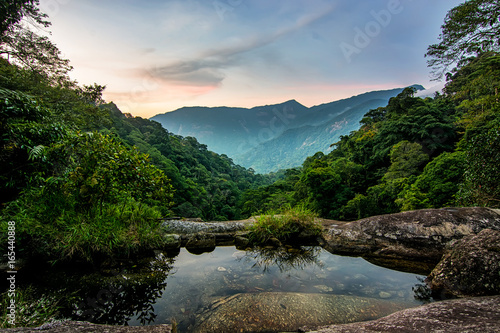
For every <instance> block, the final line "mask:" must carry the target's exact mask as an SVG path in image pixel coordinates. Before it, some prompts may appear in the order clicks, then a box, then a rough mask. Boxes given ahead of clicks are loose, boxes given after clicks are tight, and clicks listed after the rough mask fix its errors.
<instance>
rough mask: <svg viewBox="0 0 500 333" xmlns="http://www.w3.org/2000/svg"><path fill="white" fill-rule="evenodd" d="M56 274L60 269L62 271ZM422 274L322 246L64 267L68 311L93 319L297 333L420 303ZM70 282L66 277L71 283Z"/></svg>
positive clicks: (182, 327)
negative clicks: (91, 268) (90, 268)
mask: <svg viewBox="0 0 500 333" xmlns="http://www.w3.org/2000/svg"><path fill="white" fill-rule="evenodd" d="M58 276H59V277H61V274H58ZM423 278H424V276H420V275H416V274H410V273H403V272H397V271H393V270H389V269H386V268H382V267H379V266H376V265H373V264H371V263H369V262H367V261H366V260H364V259H362V258H355V257H343V256H337V255H332V254H330V253H328V252H326V251H325V250H323V249H322V248H320V247H302V248H299V249H292V248H288V249H286V248H284V249H281V250H278V251H277V250H275V249H274V250H272V249H257V250H252V251H240V250H237V249H236V248H235V247H217V248H216V249H215V250H214V251H213V252H210V253H203V254H200V255H194V254H191V253H189V252H188V251H186V250H185V249H181V251H180V253H179V254H178V255H177V256H175V257H169V256H166V255H164V254H162V253H159V254H157V256H156V257H155V258H150V259H147V260H144V262H141V263H137V264H136V265H133V266H120V267H115V268H113V269H109V270H103V271H100V272H99V273H98V274H96V273H93V274H82V272H79V273H74V274H73V275H71V274H68V273H66V274H65V275H64V280H65V281H59V282H57V279H52V280H51V281H53V282H54V283H55V286H53V288H54V287H57V286H58V287H59V288H60V286H61V285H63V284H65V285H66V287H64V288H63V289H61V290H60V292H62V293H64V294H65V295H67V300H66V301H65V304H66V308H65V311H66V312H65V315H67V316H70V317H72V318H74V319H79V320H90V321H93V322H97V323H110V324H128V325H154V324H162V323H172V322H174V321H175V322H176V323H177V324H178V331H179V332H182V333H186V332H240V331H241V332H254V331H255V332H257V331H266V332H272V331H297V329H298V328H299V327H302V326H305V325H306V326H309V327H314V326H318V325H326V324H331V323H347V322H354V321H363V320H370V319H375V318H379V317H382V316H385V315H387V314H389V313H392V312H395V311H398V310H400V309H404V308H409V307H414V306H418V305H421V304H422V303H423V302H424V301H423V300H422V295H423V294H425V289H424V288H423V285H422V282H421V281H422V279H423ZM70 280H71V281H72V282H71V283H68V281H70Z"/></svg>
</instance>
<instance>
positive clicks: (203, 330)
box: [193, 292, 408, 333]
mask: <svg viewBox="0 0 500 333" xmlns="http://www.w3.org/2000/svg"><path fill="white" fill-rule="evenodd" d="M405 305H406V306H405ZM407 306H408V305H407V304H404V303H402V302H391V301H385V300H377V299H373V298H364V297H356V296H345V295H326V294H314V293H312V294H311V293H281V292H262V293H254V294H236V295H233V296H230V297H226V298H222V299H219V300H217V301H216V302H214V303H213V304H212V305H211V306H210V307H209V308H208V309H207V311H206V312H205V313H202V314H200V315H199V317H198V319H197V323H198V324H197V325H196V326H195V327H194V329H193V332H196V333H208V332H218V333H225V332H228V333H233V332H259V331H262V329H263V328H265V329H266V331H270V332H273V331H274V332H281V331H297V330H298V329H299V328H300V327H301V326H304V325H313V326H315V327H318V326H320V325H325V324H329V323H330V324H331V323H351V322H356V321H365V320H370V319H374V318H380V317H382V316H384V315H387V314H390V313H393V312H395V311H398V310H400V309H403V308H405V307H407Z"/></svg>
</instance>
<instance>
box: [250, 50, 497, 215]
mask: <svg viewBox="0 0 500 333" xmlns="http://www.w3.org/2000/svg"><path fill="white" fill-rule="evenodd" d="M499 86H500V54H499V53H496V52H485V53H481V54H480V55H478V56H475V57H471V58H469V59H467V61H464V62H463V64H462V66H460V67H458V68H456V69H455V70H454V71H453V72H452V73H450V74H449V75H448V79H447V83H446V87H445V89H444V91H443V94H436V96H435V97H434V98H425V99H422V98H418V97H414V92H415V91H414V90H413V89H411V88H407V89H406V90H405V91H403V92H402V93H401V94H399V95H398V96H397V97H395V98H392V99H391V100H390V101H389V103H388V105H387V106H386V107H382V108H378V109H375V110H371V111H370V112H368V113H367V114H366V115H365V117H364V118H363V120H362V121H361V128H360V129H359V130H357V131H353V132H351V134H350V135H347V136H343V137H341V139H340V141H339V142H336V143H334V144H333V147H334V150H333V151H332V152H331V153H329V154H328V155H325V154H323V153H317V154H315V155H314V156H311V157H309V158H307V159H306V161H305V162H304V164H303V166H302V168H297V169H291V170H287V171H286V173H285V177H284V178H283V179H281V180H279V181H277V182H275V183H274V184H272V185H269V186H264V187H260V188H258V189H252V190H249V191H247V192H246V193H245V195H244V198H243V207H242V211H243V212H244V213H247V214H255V213H256V212H262V211H265V210H277V211H279V210H280V209H282V207H289V206H290V205H291V206H297V205H305V206H306V207H308V208H310V209H312V210H313V211H316V212H317V213H319V214H320V215H321V216H322V217H325V218H332V219H341V220H354V219H359V218H363V217H367V216H372V215H378V214H386V213H395V212H399V211H404V210H412V209H421V208H441V207H446V206H488V207H499V206H500V187H499V184H500V167H499V163H500V104H499V98H500V96H499V94H498V89H499Z"/></svg>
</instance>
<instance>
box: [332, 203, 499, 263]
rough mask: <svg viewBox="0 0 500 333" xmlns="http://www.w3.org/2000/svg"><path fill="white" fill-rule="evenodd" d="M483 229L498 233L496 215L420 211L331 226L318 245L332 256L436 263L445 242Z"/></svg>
mask: <svg viewBox="0 0 500 333" xmlns="http://www.w3.org/2000/svg"><path fill="white" fill-rule="evenodd" d="M487 228H490V229H493V230H498V231H500V214H499V213H498V212H497V211H494V210H492V209H488V208H477V207H476V208H443V209H422V210H417V211H408V212H402V213H397V214H389V215H380V216H373V217H369V218H365V219H362V220H358V221H354V222H350V223H341V224H337V225H335V224H332V225H331V226H329V227H328V230H327V231H326V232H325V235H324V236H323V243H322V245H323V247H324V248H325V249H327V250H328V251H330V252H332V253H339V254H350V255H354V254H358V255H363V256H375V257H385V258H394V259H405V260H417V261H431V262H435V263H437V262H438V261H439V260H440V258H441V256H442V255H443V253H444V251H445V248H446V245H447V244H448V243H449V242H451V241H453V240H458V239H461V238H463V237H465V236H469V235H475V234H477V233H479V232H480V231H481V230H483V229H487Z"/></svg>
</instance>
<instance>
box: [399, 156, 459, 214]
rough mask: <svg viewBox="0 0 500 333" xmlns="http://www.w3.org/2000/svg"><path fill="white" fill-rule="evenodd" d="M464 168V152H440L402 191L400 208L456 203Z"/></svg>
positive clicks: (433, 206) (431, 206)
mask: <svg viewBox="0 0 500 333" xmlns="http://www.w3.org/2000/svg"><path fill="white" fill-rule="evenodd" d="M464 170H465V153H464V152H462V151H457V152H453V153H447V152H445V153H442V154H441V155H439V156H438V157H436V158H435V159H434V160H432V161H431V162H430V163H429V164H427V165H426V166H425V168H424V171H423V173H422V174H421V175H419V176H418V177H417V179H416V181H415V182H414V183H413V184H411V186H409V188H408V189H406V190H405V191H403V192H402V198H401V199H400V203H401V205H402V210H413V209H421V208H441V207H446V206H454V205H456V199H457V198H456V196H457V192H458V190H459V184H460V183H461V182H462V178H463V174H464Z"/></svg>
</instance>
